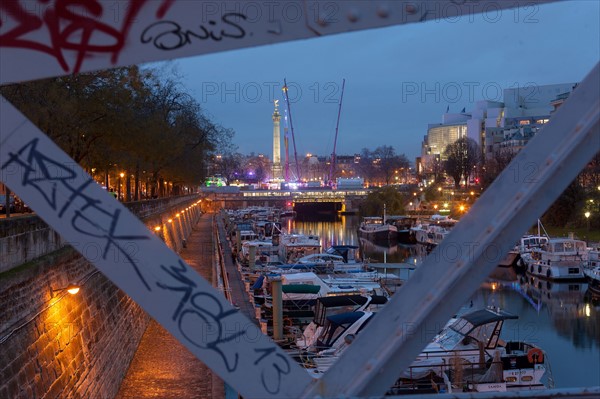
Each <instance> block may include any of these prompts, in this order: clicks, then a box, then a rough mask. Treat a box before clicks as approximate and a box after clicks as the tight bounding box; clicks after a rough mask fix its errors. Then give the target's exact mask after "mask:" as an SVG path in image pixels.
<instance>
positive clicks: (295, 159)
mask: <svg viewBox="0 0 600 399" xmlns="http://www.w3.org/2000/svg"><path fill="white" fill-rule="evenodd" d="M283 93H284V95H285V102H286V104H287V111H288V115H289V117H290V130H291V132H292V143H293V145H294V161H295V162H296V179H298V180H300V166H299V164H298V152H297V151H296V137H295V136H294V124H293V123H292V109H291V108H290V98H289V97H288V87H287V81H286V80H285V78H284V79H283Z"/></svg>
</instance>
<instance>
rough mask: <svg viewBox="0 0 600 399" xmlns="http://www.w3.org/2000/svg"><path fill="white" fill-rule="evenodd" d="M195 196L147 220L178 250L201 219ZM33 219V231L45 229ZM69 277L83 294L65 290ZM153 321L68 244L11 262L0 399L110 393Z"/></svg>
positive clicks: (0, 351) (3, 302)
mask: <svg viewBox="0 0 600 399" xmlns="http://www.w3.org/2000/svg"><path fill="white" fill-rule="evenodd" d="M197 201H198V197H194V198H188V199H187V201H183V202H179V201H178V202H177V203H175V204H171V205H168V204H164V206H161V208H160V213H158V214H153V215H146V219H145V220H144V222H145V223H146V225H147V226H148V228H149V229H151V230H152V231H154V232H155V234H159V235H160V236H161V237H162V238H163V239H164V241H165V243H166V244H167V245H169V246H170V247H171V248H172V249H174V250H179V249H180V248H182V247H183V246H184V245H185V239H186V238H187V236H188V235H189V234H190V232H191V230H192V226H194V225H195V223H196V222H197V221H198V220H199V218H200V215H201V212H200V207H199V206H197V205H194V204H196V202H197ZM177 214H179V216H177ZM15 220H16V219H15ZM38 221H39V219H38ZM12 222H14V221H11V223H12ZM39 222H41V221H39ZM21 223H22V222H20V221H19V222H18V223H17V225H21ZM36 223H38V222H30V226H33V227H31V229H30V230H29V231H30V232H35V231H36V230H40V229H37V228H36V227H35V226H36ZM41 223H43V222H41ZM25 225H27V223H25ZM37 226H39V225H37ZM156 227H160V229H158V230H156V229H155V228H156ZM21 230H24V229H23V228H21ZM13 231H14V230H13ZM33 234H34V235H35V233H33ZM36 239H38V240H39V239H43V235H42V236H39V235H38V236H37V238H36ZM23 245H26V244H23ZM40 245H41V244H40ZM21 251H22V249H21ZM70 283H77V284H78V285H79V286H80V291H79V293H77V294H76V295H71V294H69V293H67V291H66V290H60V289H61V288H65V287H68V285H69V284H70ZM148 322H149V316H148V315H147V314H146V313H145V312H144V311H143V310H142V309H141V308H140V307H139V306H138V305H137V304H136V303H135V302H134V301H133V300H132V299H131V298H129V297H128V296H127V295H126V294H125V293H124V292H123V291H121V290H120V289H118V288H117V287H116V286H115V285H114V284H112V282H111V281H110V280H108V279H107V278H105V277H104V275H103V274H102V273H100V272H99V271H97V270H96V269H95V267H94V266H93V265H92V264H91V263H89V262H88V261H87V260H86V259H85V258H83V257H82V256H81V255H79V253H78V252H76V251H75V250H74V249H73V248H72V247H70V246H67V245H63V246H62V248H61V249H59V250H56V251H53V252H50V253H47V254H46V255H44V256H42V257H39V258H37V259H35V260H29V261H27V263H24V264H21V265H19V266H14V265H13V266H12V267H10V268H6V271H4V272H0V398H11V399H13V398H28V399H31V398H113V397H114V396H115V394H116V393H117V392H118V390H119V386H120V384H121V381H122V379H123V377H124V375H125V374H126V372H127V369H128V367H129V364H130V362H131V359H132V358H133V355H134V353H135V351H136V349H137V346H138V344H139V341H140V339H141V337H142V335H143V333H144V331H145V329H146V326H147V325H148Z"/></svg>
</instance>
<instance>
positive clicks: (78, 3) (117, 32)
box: [0, 0, 174, 73]
mask: <svg viewBox="0 0 600 399" xmlns="http://www.w3.org/2000/svg"><path fill="white" fill-rule="evenodd" d="M173 1H174V0H163V1H162V4H161V5H160V7H159V8H158V10H157V12H156V17H157V18H159V19H160V18H163V17H164V15H165V14H166V12H167V11H168V9H169V8H170V7H171V5H172V4H173ZM39 2H40V3H42V4H45V3H48V1H47V0H39ZM146 3H148V0H129V2H128V4H127V12H126V14H125V18H124V20H123V23H122V26H121V27H120V28H118V27H113V26H111V25H109V24H106V23H104V22H102V17H103V16H104V9H103V7H102V4H101V3H100V2H99V1H97V0H55V1H54V3H53V6H52V5H49V6H48V7H47V8H46V9H45V10H44V11H43V12H41V13H39V14H40V15H39V16H38V15H35V14H34V13H31V12H28V10H26V9H25V8H24V7H23V5H22V4H21V3H20V2H18V1H3V2H1V3H0V11H1V12H3V13H5V14H6V15H7V16H8V17H10V18H11V19H12V20H13V21H14V22H15V23H16V26H15V27H13V28H12V29H10V30H8V31H7V32H6V33H3V34H0V47H15V48H24V49H30V50H35V51H40V52H43V53H46V54H48V55H50V56H52V57H54V58H55V59H56V60H57V61H58V63H59V64H60V66H61V67H62V69H63V70H64V71H65V72H73V73H77V72H79V70H80V69H81V65H82V63H83V60H84V59H85V58H86V57H90V56H93V55H94V54H111V60H110V61H111V63H112V64H116V62H117V60H118V58H119V54H120V53H121V51H122V50H123V47H124V46H125V41H126V38H127V35H128V33H129V30H130V28H131V25H132V24H133V21H134V20H135V17H136V16H137V15H138V14H139V12H140V10H141V9H142V8H143V7H144V6H145V5H146ZM2 24H3V22H2V20H0V29H1V28H2ZM44 28H45V29H46V30H47V33H48V36H49V39H50V40H49V43H48V44H46V43H43V42H38V41H34V40H31V39H28V38H27V35H28V34H30V33H32V32H35V31H38V30H40V29H44ZM93 35H102V36H103V37H105V38H106V37H108V38H109V39H110V43H109V44H95V43H93V41H92V37H93ZM65 51H74V52H75V53H76V61H75V65H74V66H73V68H72V69H70V68H69V65H68V64H67V61H66V59H65V55H64V54H65Z"/></svg>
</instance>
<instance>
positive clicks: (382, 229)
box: [358, 216, 398, 244]
mask: <svg viewBox="0 0 600 399" xmlns="http://www.w3.org/2000/svg"><path fill="white" fill-rule="evenodd" d="M358 236H359V237H363V238H366V239H367V240H369V241H372V242H375V243H382V244H389V243H390V242H395V241H397V239H398V229H397V228H396V226H394V225H391V224H388V223H385V222H384V219H383V218H382V217H379V216H367V217H363V220H362V222H361V224H360V226H359V228H358Z"/></svg>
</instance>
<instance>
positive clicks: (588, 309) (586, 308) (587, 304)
mask: <svg viewBox="0 0 600 399" xmlns="http://www.w3.org/2000/svg"><path fill="white" fill-rule="evenodd" d="M590 314H591V309H590V304H589V303H586V304H585V316H586V317H590Z"/></svg>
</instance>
